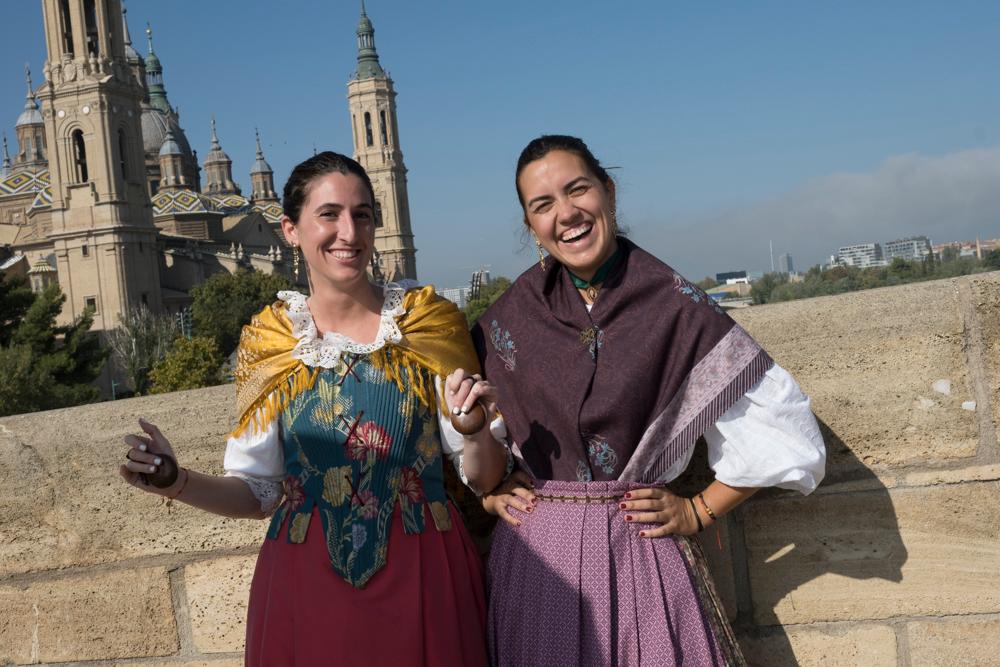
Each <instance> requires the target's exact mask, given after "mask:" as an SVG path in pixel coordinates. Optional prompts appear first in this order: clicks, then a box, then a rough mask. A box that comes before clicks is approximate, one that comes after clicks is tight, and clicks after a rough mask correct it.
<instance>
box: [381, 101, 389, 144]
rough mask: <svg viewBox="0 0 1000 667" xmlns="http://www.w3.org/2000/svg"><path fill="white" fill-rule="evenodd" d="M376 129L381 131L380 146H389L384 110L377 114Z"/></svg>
mask: <svg viewBox="0 0 1000 667" xmlns="http://www.w3.org/2000/svg"><path fill="white" fill-rule="evenodd" d="M378 127H379V129H380V130H381V131H382V145H383V146H388V145H389V134H388V132H386V124H385V109H382V110H381V111H379V112H378Z"/></svg>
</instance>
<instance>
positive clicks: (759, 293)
mask: <svg viewBox="0 0 1000 667" xmlns="http://www.w3.org/2000/svg"><path fill="white" fill-rule="evenodd" d="M787 282H788V274H785V273H765V274H764V275H763V276H762V277H761V278H759V279H758V280H755V281H754V282H753V285H751V286H750V298H751V299H753V302H754V303H755V304H758V305H759V304H762V303H768V302H769V301H771V292H772V291H774V288H775V287H777V286H778V285H784V284H785V283H787Z"/></svg>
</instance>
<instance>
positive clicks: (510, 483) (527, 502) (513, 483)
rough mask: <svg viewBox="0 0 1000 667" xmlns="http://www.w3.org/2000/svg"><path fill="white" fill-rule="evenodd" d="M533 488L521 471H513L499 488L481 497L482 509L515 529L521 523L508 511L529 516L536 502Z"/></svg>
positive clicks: (525, 474) (529, 480)
mask: <svg viewBox="0 0 1000 667" xmlns="http://www.w3.org/2000/svg"><path fill="white" fill-rule="evenodd" d="M533 488H534V485H533V484H532V482H531V477H529V476H528V474H527V473H525V472H524V471H523V470H515V471H514V472H513V473H511V475H510V476H509V477H508V478H507V479H505V480H504V481H503V482H502V483H501V484H500V486H498V487H497V488H495V489H493V490H492V491H490V492H489V493H487V494H486V495H484V496H483V508H484V509H485V510H486V511H487V512H489V513H490V514H493V515H495V516H498V517H500V518H501V519H503V520H504V521H506V522H507V523H509V524H510V525H512V526H514V527H515V528H516V527H518V526H520V525H521V521H520V520H519V519H517V518H516V517H514V516H512V515H511V514H510V512H509V511H508V510H509V508H511V507H513V508H515V509H518V510H521V511H522V512H527V513H529V514H530V513H531V512H532V511H533V510H534V509H535V503H536V502H538V499H537V498H536V497H535V493H534V490H533Z"/></svg>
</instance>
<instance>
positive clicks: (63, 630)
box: [0, 273, 1000, 667]
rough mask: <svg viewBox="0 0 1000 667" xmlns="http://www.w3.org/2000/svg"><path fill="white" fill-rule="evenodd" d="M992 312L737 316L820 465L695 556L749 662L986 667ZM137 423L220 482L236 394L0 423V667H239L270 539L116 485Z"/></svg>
mask: <svg viewBox="0 0 1000 667" xmlns="http://www.w3.org/2000/svg"><path fill="white" fill-rule="evenodd" d="M998 306H1000V273H994V274H986V275H981V276H976V277H969V278H960V279H955V280H945V281H937V282H932V283H923V284H918V285H910V286H904V287H895V288H885V289H879V290H872V291H867V292H861V293H854V294H847V295H841V296H836V297H825V298H819V299H812V300H808V301H798V302H791V303H787V304H778V305H774V306H766V307H758V308H750V309H746V310H742V311H738V312H737V313H736V317H737V319H738V320H739V322H740V323H741V324H742V325H743V326H745V327H746V328H747V329H748V330H749V331H750V332H751V333H752V334H753V335H754V336H755V337H757V339H758V340H760V341H761V342H762V343H763V344H764V345H765V347H767V349H768V350H769V351H771V353H772V355H773V356H774V358H775V359H776V360H777V362H778V363H780V364H781V365H783V366H784V367H786V368H788V369H789V370H790V371H792V373H793V374H794V375H795V376H796V377H797V378H798V379H799V381H800V382H801V384H802V386H803V388H804V389H805V390H806V392H807V393H808V394H810V396H812V398H813V407H814V409H815V411H816V414H817V415H818V416H819V418H820V420H821V422H822V425H823V429H824V433H825V435H826V438H827V447H828V450H829V467H828V474H827V479H826V480H825V481H824V483H823V484H822V486H821V487H820V489H819V490H817V492H816V493H814V494H813V495H812V496H809V497H807V498H802V497H801V496H798V495H795V494H791V493H787V492H773V491H766V492H762V493H760V494H758V495H757V496H756V497H755V498H754V499H753V500H751V501H750V502H749V503H747V504H746V505H745V506H744V507H742V508H740V509H739V510H738V511H737V512H735V513H734V514H733V515H731V516H730V517H728V518H727V519H726V520H725V522H724V523H725V524H726V525H724V526H723V527H722V529H721V530H720V532H719V536H718V537H719V538H720V541H721V544H722V549H721V550H720V548H719V547H718V546H717V540H716V535H715V532H714V531H710V532H709V534H708V536H707V539H706V540H705V546H706V551H707V552H708V553H709V555H710V559H711V560H712V561H713V568H714V570H715V572H716V577H717V581H718V584H719V588H720V590H721V592H722V594H723V596H724V598H725V600H726V603H727V606H728V607H729V608H730V610H731V612H732V614H731V615H732V617H733V619H734V622H735V623H736V625H737V627H738V628H739V632H740V635H741V638H742V640H743V642H744V646H745V648H746V651H747V656H748V658H749V659H750V661H751V663H752V664H754V665H767V666H771V665H778V666H780V665H794V664H799V665H824V666H826V665H914V666H917V665H951V664H956V665H958V664H960V665H987V664H996V656H997V655H1000V503H998V502H997V500H996V499H997V498H998V497H1000V449H998V445H997V439H998V438H997V436H998V434H997V423H998V422H997V417H998V415H1000V368H998V365H1000V308H998ZM942 381H946V382H942ZM139 416H144V417H146V418H147V419H149V420H150V421H153V422H155V423H158V424H159V425H160V426H161V428H162V429H163V431H164V432H165V433H166V434H167V435H168V437H170V438H171V440H172V441H173V442H174V443H175V445H176V447H177V448H178V450H179V451H180V452H181V453H182V456H183V459H184V463H185V464H186V465H189V466H191V467H193V468H196V469H199V470H203V471H206V472H213V471H214V472H218V471H220V465H221V459H222V451H223V445H222V444H221V443H222V442H223V441H224V437H225V433H226V432H227V430H228V429H229V427H230V426H231V424H232V423H233V418H234V415H233V396H232V388H231V387H215V388H211V389H203V390H197V391H191V392H180V393H175V394H169V395H166V396H156V397H145V398H138V399H131V400H126V401H118V402H114V403H102V404H97V405H93V406H86V407H82V408H73V409H67V410H56V411H51V412H45V413H36V414H30V415H21V416H15V417H6V418H2V419H0V664H2V663H4V662H7V663H12V664H55V663H72V664H80V665H98V664H99V665H108V664H114V665H146V666H148V665H157V666H159V665H163V666H166V665H187V666H194V665H198V666H206V667H208V666H219V667H221V666H229V665H239V664H242V659H241V656H242V654H241V651H242V644H243V620H244V615H245V613H246V600H247V590H248V587H249V580H250V576H251V573H252V570H253V563H254V557H255V553H256V550H257V548H258V545H259V543H260V541H261V538H262V535H263V531H264V525H263V524H262V523H260V522H254V521H236V520H230V519H221V518H214V517H211V516H208V515H206V514H203V513H200V512H198V511H195V510H192V509H191V508H189V507H186V506H184V505H181V504H176V505H174V506H173V507H172V508H167V507H165V506H164V505H163V504H162V503H161V502H160V500H159V499H158V498H154V497H152V496H147V495H146V494H141V493H138V492H136V491H134V490H133V489H131V488H130V487H128V486H126V485H125V484H124V483H123V482H121V481H120V479H119V478H118V477H117V473H116V467H117V464H118V461H119V459H120V457H121V455H122V454H123V452H124V449H125V447H124V445H123V444H122V437H123V436H124V435H125V434H127V433H129V432H132V431H133V430H134V428H135V426H134V425H135V420H136V418H137V417H139Z"/></svg>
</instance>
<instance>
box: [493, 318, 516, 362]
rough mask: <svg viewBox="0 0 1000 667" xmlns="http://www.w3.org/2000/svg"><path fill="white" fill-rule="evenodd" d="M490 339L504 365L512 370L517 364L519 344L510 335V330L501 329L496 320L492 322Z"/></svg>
mask: <svg viewBox="0 0 1000 667" xmlns="http://www.w3.org/2000/svg"><path fill="white" fill-rule="evenodd" d="M490 340H491V341H492V342H493V348H494V349H495V350H496V351H497V356H498V357H500V359H502V360H503V365H504V367H505V368H506V369H507V370H509V371H512V370H514V367H515V366H516V365H517V358H516V357H517V346H516V345H514V341H513V340H512V339H511V337H510V332H509V331H501V330H500V325H499V324H497V321H496V320H493V321H492V322H491V323H490Z"/></svg>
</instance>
